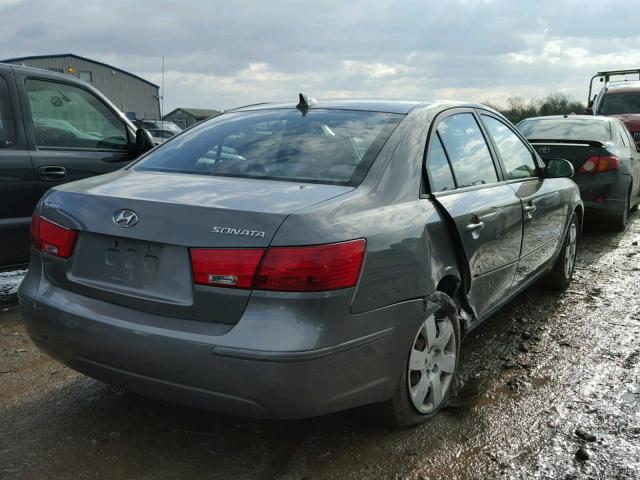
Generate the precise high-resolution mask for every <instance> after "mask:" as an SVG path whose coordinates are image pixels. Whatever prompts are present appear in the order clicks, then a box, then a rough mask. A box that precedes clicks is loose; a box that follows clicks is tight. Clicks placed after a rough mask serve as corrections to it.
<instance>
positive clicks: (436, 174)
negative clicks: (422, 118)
mask: <svg viewBox="0 0 640 480" xmlns="http://www.w3.org/2000/svg"><path fill="white" fill-rule="evenodd" d="M427 173H428V175H429V182H430V183H431V192H432V193H436V192H446V191H448V190H453V189H455V188H456V185H455V182H454V180H453V174H452V173H451V166H450V165H449V161H448V160H447V155H446V154H445V152H444V149H443V148H442V142H441V141H440V138H439V136H438V134H437V133H436V135H434V139H433V141H432V143H431V150H429V158H427Z"/></svg>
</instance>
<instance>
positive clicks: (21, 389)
mask: <svg viewBox="0 0 640 480" xmlns="http://www.w3.org/2000/svg"><path fill="white" fill-rule="evenodd" d="M638 241H640V219H638V215H637V214H636V215H634V216H633V219H632V223H631V225H630V227H629V228H628V230H627V231H626V232H625V233H624V234H611V233H607V232H602V231H587V232H585V234H584V236H583V238H582V242H581V244H580V250H579V260H578V264H577V271H576V276H575V279H574V283H573V284H572V286H571V287H570V288H569V290H568V291H567V292H565V293H562V294H559V293H557V292H553V291H550V290H548V289H546V288H544V285H542V284H541V285H536V286H534V287H532V288H531V289H529V290H528V291H527V292H525V293H524V294H523V295H521V296H520V297H519V298H517V299H515V300H514V301H513V302H511V303H510V304H509V305H508V306H507V307H505V308H504V309H503V310H502V311H501V312H499V313H498V314H496V315H495V316H494V317H492V318H491V319H489V320H488V321H487V322H485V324H484V325H482V326H481V327H479V328H478V329H477V330H476V331H474V332H473V333H472V334H471V335H470V337H469V338H467V339H466V341H465V343H464V345H463V351H462V359H461V368H460V374H459V378H458V382H457V384H458V388H457V392H456V396H455V398H453V399H452V400H451V402H450V405H449V407H448V408H447V409H446V410H444V411H443V412H442V413H441V414H440V415H438V416H437V417H436V418H434V419H433V420H432V421H430V422H428V423H426V424H425V425H423V426H420V427H418V428H414V429H411V430H406V431H389V430H387V429H384V428H381V427H378V426H376V425H374V424H372V423H370V422H369V421H368V420H367V419H366V418H365V417H364V416H363V415H362V413H361V412H360V411H358V410H355V411H350V412H344V413H340V414H335V415H330V416H326V417H322V418H316V419H310V420H300V421H287V422H274V421H258V420H251V419H243V418H235V417H228V416H222V415H216V414H214V413H210V412H202V411H199V410H194V409H189V408H184V407H180V406H176V405H172V404H168V403H163V402H159V401H155V400H150V399H146V398H142V397H138V396H135V395H133V394H128V393H126V392H123V391H121V390H119V389H117V388H114V387H110V386H107V385H104V384H102V383H100V382H97V381H95V380H92V379H89V378H86V377H84V376H82V375H80V374H77V373H75V372H72V371H71V370H69V369H67V368H65V367H62V366H61V365H59V364H57V363H56V362H54V361H52V360H49V359H48V358H47V357H45V356H43V355H42V354H40V353H39V352H38V351H37V350H36V349H35V347H33V346H32V345H31V343H30V342H29V340H28V338H27V337H26V335H25V333H24V329H23V327H22V325H21V320H20V316H19V314H18V313H17V312H16V309H15V294H14V293H12V292H14V291H15V288H16V285H17V283H18V282H19V278H20V275H21V274H20V273H12V274H8V275H6V274H5V276H4V277H2V278H1V279H0V292H2V293H0V295H3V296H2V297H0V479H2V480H4V479H39V478H47V479H54V478H55V479H68V478H74V479H84V478H99V479H117V478H134V479H154V480H156V479H179V478H192V479H229V478H240V479H254V478H255V479H270V478H282V479H292V480H293V479H295V480H301V479H350V478H354V479H357V478H407V479H426V478H429V479H492V478H496V479H502V478H505V479H512V478H513V479H530V478H544V479H547V478H549V479H583V478H584V479H605V478H606V479H638V478H640V342H639V341H638V340H639V339H640V302H639V301H638V295H639V294H640V287H639V286H638V285H639V284H640V247H639V246H638Z"/></svg>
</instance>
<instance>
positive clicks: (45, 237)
mask: <svg viewBox="0 0 640 480" xmlns="http://www.w3.org/2000/svg"><path fill="white" fill-rule="evenodd" d="M77 238H78V232H77V231H75V230H71V229H70V228H67V227H63V226H62V225H58V224H57V223H53V222H52V221H50V220H47V219H46V218H44V217H41V216H39V215H37V214H35V213H34V214H33V216H32V217H31V244H32V245H33V246H34V247H35V248H37V249H38V250H41V251H43V252H45V253H48V254H50V255H54V256H56V257H60V258H69V257H70V256H71V255H72V254H73V248H74V247H75V245H76V239H77Z"/></svg>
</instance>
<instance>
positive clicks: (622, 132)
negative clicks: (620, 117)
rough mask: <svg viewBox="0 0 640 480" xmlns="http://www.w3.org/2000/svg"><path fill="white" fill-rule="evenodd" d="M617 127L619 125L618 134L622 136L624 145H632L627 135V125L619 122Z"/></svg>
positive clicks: (621, 139)
mask: <svg viewBox="0 0 640 480" xmlns="http://www.w3.org/2000/svg"><path fill="white" fill-rule="evenodd" d="M617 127H618V135H619V136H620V141H621V142H622V145H624V146H625V147H629V146H630V143H629V137H627V132H625V130H626V129H627V127H625V126H624V125H623V124H622V123H618V124H617Z"/></svg>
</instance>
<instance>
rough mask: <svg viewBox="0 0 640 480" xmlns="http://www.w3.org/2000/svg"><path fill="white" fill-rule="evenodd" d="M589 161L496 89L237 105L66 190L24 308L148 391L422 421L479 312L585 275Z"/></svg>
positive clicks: (119, 380)
mask: <svg viewBox="0 0 640 480" xmlns="http://www.w3.org/2000/svg"><path fill="white" fill-rule="evenodd" d="M572 174H573V167H572V166H571V164H570V163H568V162H567V161H565V160H559V159H558V160H550V161H548V162H547V165H546V166H544V164H543V163H542V162H541V161H540V159H539V158H538V156H537V155H536V153H535V152H534V151H533V150H532V148H531V146H530V145H529V144H528V143H527V142H526V140H525V139H524V138H523V137H522V136H521V135H520V134H519V133H518V132H517V130H515V128H514V127H513V126H512V125H511V124H510V123H509V122H508V121H507V120H506V119H505V118H503V117H502V116H500V115H499V114H498V113H496V112H495V111H493V110H490V109H488V108H485V107H483V106H481V105H475V104H465V103H454V102H391V101H346V100H340V101H319V102H316V101H312V100H311V99H308V98H307V97H306V96H303V95H300V101H299V102H298V103H297V104H296V103H295V102H292V103H291V104H266V105H257V106H248V107H244V108H239V109H236V110H234V111H230V112H227V113H225V114H223V115H220V116H218V117H216V118H214V119H211V120H209V121H206V122H204V123H201V124H199V125H197V126H196V127H194V128H191V129H190V130H187V131H185V132H184V133H182V134H180V135H177V136H176V137H174V138H172V139H171V140H169V141H167V142H166V143H164V144H163V145H162V146H159V147H157V148H155V149H154V150H152V151H151V152H149V153H148V154H147V155H145V156H144V157H143V158H141V159H140V160H139V161H136V162H135V163H133V164H131V165H129V166H127V167H126V168H123V169H122V170H119V171H117V172H114V173H111V174H108V175H103V176H100V177H94V178H90V179H86V180H82V181H79V182H75V183H70V184H66V185H61V186H58V187H56V188H53V189H52V190H50V191H49V192H48V193H47V194H46V196H45V197H44V198H43V199H42V200H41V201H40V203H39V205H38V207H37V210H36V211H35V213H34V215H33V221H32V225H31V231H32V259H31V265H30V267H29V272H28V274H27V276H26V278H25V280H24V282H23V283H22V285H21V287H20V291H19V299H20V309H21V312H22V314H23V316H24V319H25V323H26V326H27V329H28V332H29V335H30V336H31V338H32V339H33V341H34V342H35V344H36V345H37V346H38V347H39V348H40V349H41V350H43V351H44V352H46V353H48V354H49V355H51V356H52V357H54V358H56V359H58V360H59V361H61V362H62V363H64V364H66V365H68V366H70V367H71V368H73V369H75V370H78V371H80V372H83V373H85V374H87V375H89V376H92V377H95V378H97V379H100V380H102V381H105V382H108V383H111V384H114V385H118V386H120V387H122V388H124V389H128V390H132V391H136V392H139V393H142V394H144V395H149V396H154V397H158V398H163V399H167V400H170V401H175V402H179V403H183V404H188V405H194V406H198V407H203V408H207V409H212V410H216V411H220V412H227V413H232V414H240V415H247V416H258V417H274V418H300V417H308V416H315V415H322V414H326V413H328V412H334V411H338V410H343V409H347V408H351V407H356V406H363V405H371V406H372V410H374V411H377V415H378V418H380V419H383V420H385V421H387V422H388V423H390V424H392V425H396V426H401V427H404V426H410V425H415V424H418V423H420V422H422V421H424V420H425V419H427V418H429V417H430V416H432V415H434V414H435V413H436V412H437V411H438V410H439V409H440V408H441V407H442V406H443V405H444V404H445V403H446V401H447V397H448V395H449V392H450V389H451V385H452V380H453V376H454V373H455V371H456V366H457V363H458V356H459V352H460V344H461V341H462V339H463V338H464V336H465V334H466V333H468V332H469V331H470V330H472V329H473V328H474V327H476V326H477V325H478V324H479V323H480V322H482V321H483V320H485V319H486V318H488V317H489V316H490V315H491V314H492V313H493V312H495V311H496V310H497V309H498V308H500V307H501V306H502V305H504V304H505V303H506V302H508V301H509V300H510V299H512V298H513V297H514V296H516V295H517V294H518V293H519V292H521V291H522V290H523V289H524V288H526V287H527V286H528V285H530V284H531V283H532V282H533V281H535V280H536V279H538V278H540V277H542V276H546V277H547V281H548V282H549V283H550V284H551V285H554V286H556V287H558V288H566V287H567V285H568V284H569V282H570V281H571V277H572V274H573V269H574V260H575V255H576V244H577V240H578V235H579V232H580V228H581V224H582V216H583V206H582V202H581V200H580V195H579V193H578V188H577V187H576V185H575V184H574V183H573V182H572V181H571V180H569V179H568V178H563V177H569V176H571V175H572Z"/></svg>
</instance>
